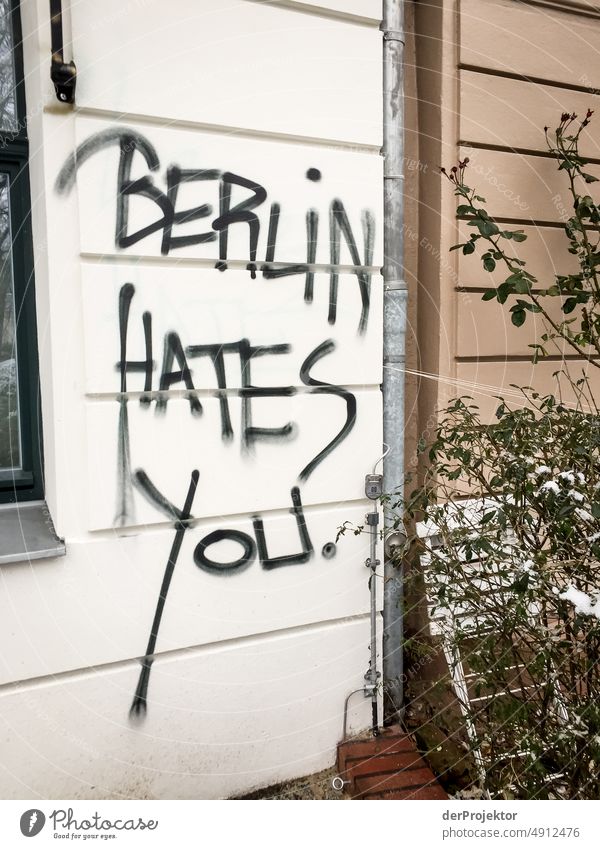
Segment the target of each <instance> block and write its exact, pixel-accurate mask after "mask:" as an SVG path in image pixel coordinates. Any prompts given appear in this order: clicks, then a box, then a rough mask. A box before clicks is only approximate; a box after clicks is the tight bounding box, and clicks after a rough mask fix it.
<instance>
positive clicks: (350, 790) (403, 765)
mask: <svg viewBox="0 0 600 849" xmlns="http://www.w3.org/2000/svg"><path fill="white" fill-rule="evenodd" d="M337 764H338V774H339V775H340V776H341V778H343V779H344V781H347V782H348V784H346V792H347V794H348V795H349V796H351V797H352V798H354V799H381V800H386V799H387V800H392V799H447V798H448V797H447V795H446V793H445V791H444V790H443V788H442V787H441V785H440V784H439V783H438V781H437V779H436V778H435V776H434V774H433V773H432V771H431V769H430V768H429V766H428V764H427V762H426V761H425V760H424V759H423V757H422V755H421V754H420V753H419V752H418V750H417V747H416V745H415V743H414V741H413V740H412V739H411V738H410V737H409V736H408V734H406V733H404V732H403V731H401V730H400V728H399V727H398V726H395V727H392V728H386V729H385V730H384V731H383V733H382V734H381V736H379V737H373V738H371V739H368V740H365V739H362V740H346V741H344V742H342V743H340V744H339V746H338V761H337Z"/></svg>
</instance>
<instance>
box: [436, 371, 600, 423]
mask: <svg viewBox="0 0 600 849" xmlns="http://www.w3.org/2000/svg"><path fill="white" fill-rule="evenodd" d="M561 368H563V366H561V363H560V361H554V362H543V363H538V364H537V365H533V363H530V362H501V361H500V362H483V363H482V362H479V363H478V362H474V363H457V365H456V378H457V384H456V389H455V391H454V392H453V394H454V395H455V396H456V395H471V396H472V397H473V398H474V399H475V403H476V404H477V405H478V406H479V408H480V409H481V410H482V411H483V413H484V417H487V418H488V420H491V419H492V417H493V415H494V411H495V409H496V408H497V406H498V400H497V399H496V398H495V397H494V396H496V395H501V396H502V397H504V398H505V399H506V400H507V401H512V402H513V403H514V405H515V406H523V404H524V403H525V399H524V396H523V395H522V394H521V393H520V392H519V391H518V390H517V389H514V388H513V387H512V386H511V384H515V385H516V386H532V385H533V386H535V388H536V390H537V391H538V392H541V393H552V394H554V395H557V394H558V384H557V380H556V378H554V377H553V374H554V373H555V372H557V371H560V369H561ZM569 371H570V372H571V374H572V375H573V377H575V378H577V377H581V375H582V373H585V374H587V375H589V377H590V382H591V386H592V391H593V392H594V394H595V396H596V398H598V397H600V369H598V368H596V367H595V366H591V365H588V364H586V363H583V362H582V363H576V362H573V361H571V362H569ZM560 386H561V389H562V392H563V393H564V394H563V398H564V400H565V401H566V402H569V401H571V400H572V397H573V395H572V392H571V390H570V387H569V386H568V383H567V382H566V381H565V380H564V378H563V380H562V381H561V383H560Z"/></svg>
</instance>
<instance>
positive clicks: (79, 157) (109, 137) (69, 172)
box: [54, 127, 160, 194]
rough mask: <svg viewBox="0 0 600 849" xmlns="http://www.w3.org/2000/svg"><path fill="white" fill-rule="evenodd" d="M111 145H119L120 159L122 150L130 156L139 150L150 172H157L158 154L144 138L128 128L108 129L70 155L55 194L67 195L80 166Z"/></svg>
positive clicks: (57, 182)
mask: <svg viewBox="0 0 600 849" xmlns="http://www.w3.org/2000/svg"><path fill="white" fill-rule="evenodd" d="M113 145H119V147H120V148H121V157H122V156H123V149H124V148H126V149H127V150H131V152H132V154H133V152H134V151H135V150H139V152H140V153H141V154H142V156H143V157H144V159H145V160H146V164H147V165H148V168H149V169H150V170H151V171H158V169H159V168H160V160H159V158H158V154H157V152H156V150H155V148H154V146H153V145H152V144H151V143H150V142H149V141H148V139H147V138H146V137H145V136H143V135H142V134H141V133H138V132H137V131H136V130H132V129H131V128H129V127H110V128H109V129H108V130H101V131H100V132H99V133H94V134H93V135H91V136H90V137H89V138H87V139H86V140H85V141H84V142H82V143H81V144H80V145H78V146H77V148H76V149H75V150H74V151H73V153H72V154H70V156H69V157H68V158H67V160H66V162H65V163H64V165H63V167H62V168H61V169H60V171H59V173H58V177H57V178H56V182H55V184H54V188H55V190H56V192H57V193H58V194H68V192H70V191H71V189H72V188H73V186H74V185H75V178H76V177H77V172H78V170H79V169H80V168H81V166H82V165H83V164H84V163H85V162H87V160H88V159H90V157H92V156H93V155H94V154H95V153H98V152H100V151H101V150H105V149H106V148H108V147H112V146H113Z"/></svg>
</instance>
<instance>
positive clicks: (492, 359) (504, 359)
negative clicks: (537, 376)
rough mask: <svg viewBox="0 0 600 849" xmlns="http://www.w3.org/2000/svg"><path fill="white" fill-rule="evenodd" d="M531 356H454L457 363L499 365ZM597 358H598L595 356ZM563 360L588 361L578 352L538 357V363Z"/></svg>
mask: <svg viewBox="0 0 600 849" xmlns="http://www.w3.org/2000/svg"><path fill="white" fill-rule="evenodd" d="M532 358H533V353H531V354H489V355H488V356H485V357H478V356H476V355H475V356H473V357H455V358H454V359H455V360H456V362H457V363H498V364H499V365H501V364H502V363H531V362H532ZM597 359H598V358H597ZM564 360H569V362H571V361H575V362H576V361H579V362H581V363H586V362H588V361H587V360H586V359H585V357H580V356H579V355H578V354H565V355H564V356H561V354H550V356H548V357H543V358H540V360H539V362H540V363H546V362H550V363H561V362H563V361H564Z"/></svg>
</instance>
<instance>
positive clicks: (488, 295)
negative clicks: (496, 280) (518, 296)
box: [481, 289, 498, 301]
mask: <svg viewBox="0 0 600 849" xmlns="http://www.w3.org/2000/svg"><path fill="white" fill-rule="evenodd" d="M497 296H498V293H497V292H496V289H488V290H487V292H484V293H483V297H482V298H481V300H482V301H493V300H495V299H496V298H497Z"/></svg>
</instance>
